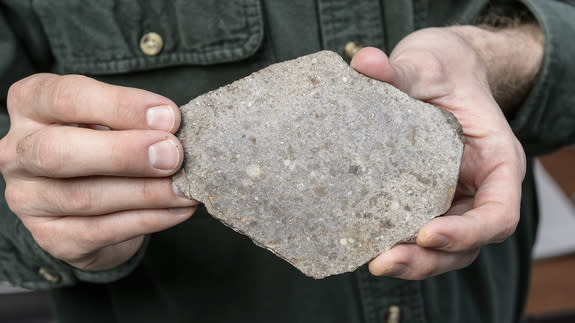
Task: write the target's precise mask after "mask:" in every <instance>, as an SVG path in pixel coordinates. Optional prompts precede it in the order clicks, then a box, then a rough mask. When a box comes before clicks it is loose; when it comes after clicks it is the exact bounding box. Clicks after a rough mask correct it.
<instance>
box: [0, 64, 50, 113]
mask: <svg viewBox="0 0 575 323" xmlns="http://www.w3.org/2000/svg"><path fill="white" fill-rule="evenodd" d="M53 78H54V75H52V74H44V73H40V74H34V75H31V76H28V77H26V78H23V79H21V80H19V81H18V82H15V83H13V84H12V85H11V86H10V88H9V89H8V93H7V96H6V106H7V108H8V112H9V113H10V114H11V115H13V114H14V113H22V112H23V111H26V110H27V109H30V108H31V106H32V104H30V101H29V100H30V99H31V98H32V99H37V97H38V95H37V94H38V90H39V89H41V88H43V87H44V86H45V85H47V84H49V82H50V80H52V79H53Z"/></svg>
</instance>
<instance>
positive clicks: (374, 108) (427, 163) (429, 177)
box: [174, 51, 463, 278]
mask: <svg viewBox="0 0 575 323" xmlns="http://www.w3.org/2000/svg"><path fill="white" fill-rule="evenodd" d="M181 111H182V115H183V123H182V127H181V129H180V132H179V133H178V137H179V139H180V140H181V141H182V143H183V145H184V150H185V162H184V166H183V168H182V170H181V171H180V172H179V173H177V174H176V175H175V176H174V181H175V183H176V185H177V186H178V187H179V188H180V189H181V190H182V191H183V192H184V193H185V194H186V195H187V196H188V197H190V198H193V199H196V200H198V201H201V202H203V203H205V205H206V207H207V209H208V211H209V212H210V214H212V216H214V217H216V218H218V219H219V220H220V221H221V222H223V223H225V224H226V225H228V226H230V227H231V228H233V229H234V230H236V231H238V232H240V233H243V234H245V235H247V236H249V237H250V238H251V239H252V240H253V241H254V242H255V243H256V244H257V245H259V246H261V247H263V248H266V249H268V250H270V251H271V252H273V253H275V254H276V255H278V256H279V257H281V258H283V259H285V260H286V261H288V262H290V263H291V264H292V265H294V266H295V267H297V268H299V269H300V270H301V271H302V272H303V273H304V274H306V275H308V276H311V277H314V278H323V277H326V276H329V275H334V274H339V273H344V272H349V271H353V270H355V269H356V268H358V267H359V266H361V265H362V264H365V263H366V262H368V261H369V260H371V259H372V258H373V257H375V256H377V255H378V254H379V253H381V252H383V251H386V250H388V249H389V248H391V247H392V246H393V245H395V244H397V243H398V242H402V241H408V240H410V239H413V238H414V237H415V236H416V234H417V232H418V231H419V230H420V229H421V228H422V227H423V225H425V224H426V223H427V222H428V221H430V220H431V219H432V218H433V217H436V216H438V215H441V214H443V213H445V212H446V211H447V209H448V208H449V206H450V204H451V201H452V198H453V194H454V191H455V187H456V183H457V178H458V173H459V166H460V161H461V156H462V154H463V135H462V132H461V126H460V125H459V123H458V122H457V120H456V119H455V118H454V117H453V115H451V114H450V113H449V112H446V111H444V110H442V109H439V108H437V107H434V106H432V105H430V104H427V103H423V102H421V101H418V100H414V99H412V98H410V97H408V96H407V95H406V94H404V93H402V92H400V91H399V90H397V89H395V88H394V87H392V86H390V85H388V84H385V83H383V82H380V81H376V80H373V79H370V78H368V77H365V76H363V75H361V74H359V73H357V72H355V71H354V70H353V69H351V68H350V67H349V66H348V65H347V64H346V63H345V62H344V61H343V60H342V59H341V58H340V57H339V56H338V55H337V54H335V53H333V52H326V51H324V52H319V53H315V54H312V55H308V56H304V57H300V58H298V59H296V60H292V61H287V62H283V63H279V64H275V65H272V66H270V67H268V68H265V69H263V70H261V71H259V72H256V73H254V74H252V75H250V76H248V77H246V78H244V79H242V80H239V81H237V82H234V83H232V84H229V85H227V86H224V87H222V88H220V89H217V90H215V91H212V92H209V93H207V94H204V95H202V96H199V97H197V98H196V99H194V100H192V101H191V102H189V103H188V104H186V105H185V106H182V107H181Z"/></svg>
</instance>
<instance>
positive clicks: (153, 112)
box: [146, 105, 176, 131]
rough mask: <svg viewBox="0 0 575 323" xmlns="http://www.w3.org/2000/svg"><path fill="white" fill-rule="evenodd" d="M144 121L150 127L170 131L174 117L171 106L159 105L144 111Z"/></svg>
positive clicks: (174, 120)
mask: <svg viewBox="0 0 575 323" xmlns="http://www.w3.org/2000/svg"><path fill="white" fill-rule="evenodd" d="M146 121H147V122H148V127H150V129H154V130H164V131H170V130H172V128H173V127H174V123H175V122H176V117H175V116H174V111H173V110H172V108H170V107H169V106H167V105H160V106H157V107H152V108H149V109H148V111H146Z"/></svg>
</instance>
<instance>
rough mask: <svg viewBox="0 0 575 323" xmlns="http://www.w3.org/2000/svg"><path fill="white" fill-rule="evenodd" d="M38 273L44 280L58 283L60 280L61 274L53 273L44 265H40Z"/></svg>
mask: <svg viewBox="0 0 575 323" xmlns="http://www.w3.org/2000/svg"><path fill="white" fill-rule="evenodd" d="M38 274H39V275H40V276H41V277H42V278H44V280H47V281H49V282H51V283H54V284H56V283H59V282H60V276H58V275H55V274H52V273H51V272H49V271H48V270H47V269H46V268H44V267H40V269H38Z"/></svg>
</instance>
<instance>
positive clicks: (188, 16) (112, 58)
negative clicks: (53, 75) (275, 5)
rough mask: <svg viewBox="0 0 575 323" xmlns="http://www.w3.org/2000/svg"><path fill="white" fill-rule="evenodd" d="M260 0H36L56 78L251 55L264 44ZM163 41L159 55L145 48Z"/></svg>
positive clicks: (214, 60)
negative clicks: (152, 37)
mask: <svg viewBox="0 0 575 323" xmlns="http://www.w3.org/2000/svg"><path fill="white" fill-rule="evenodd" d="M259 1H260V0H211V1H197V0H196V1H194V0H174V1H162V0H140V1H116V0H94V1H77V0H59V1H46V0H34V9H35V11H36V12H37V14H38V16H39V17H40V20H41V22H42V25H43V27H44V29H45V32H46V34H47V37H48V40H49V42H50V46H51V48H52V51H53V54H54V58H55V62H56V71H57V72H59V73H86V74H95V75H96V74H115V73H124V72H135V71H143V70H150V69H156V68H162V67H169V66H177V65H211V64H217V63H225V62H233V61H238V60H241V59H245V58H247V57H249V56H251V55H253V54H254V53H255V52H256V51H257V50H258V49H259V48H260V46H261V43H262V39H263V19H262V16H261V8H260V2H259ZM150 32H153V33H156V34H157V35H159V37H160V39H161V42H162V48H161V51H159V52H158V53H157V54H156V55H150V53H149V52H148V54H146V53H145V51H144V50H142V49H141V47H140V42H141V41H142V39H143V37H144V36H145V35H147V34H149V33H150Z"/></svg>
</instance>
